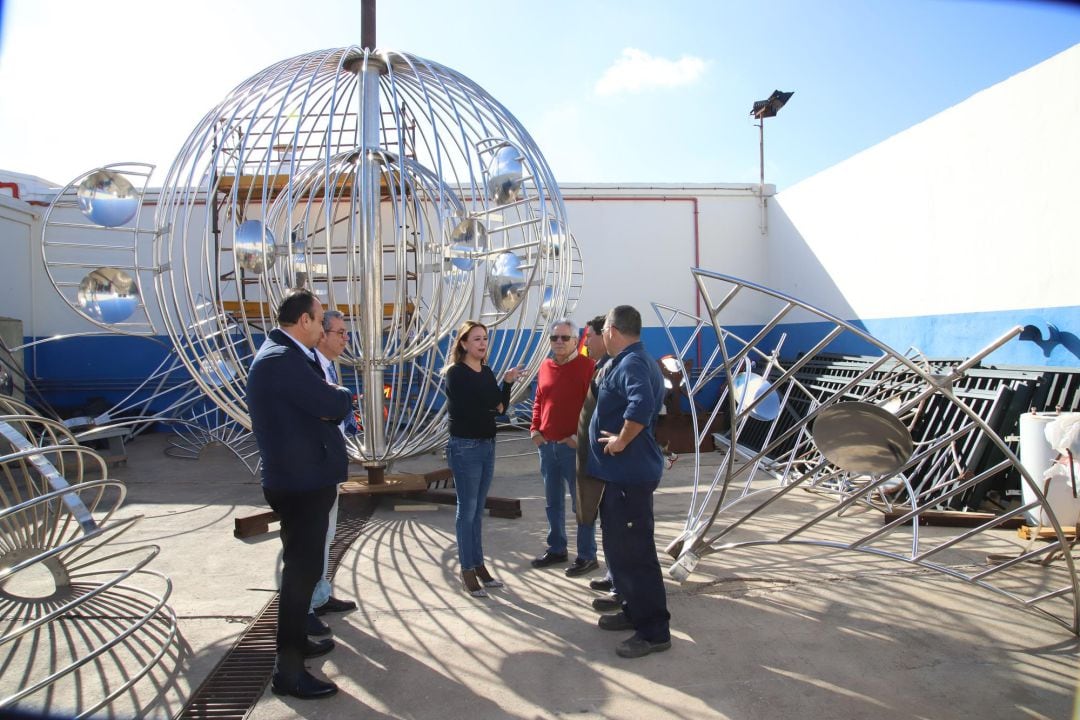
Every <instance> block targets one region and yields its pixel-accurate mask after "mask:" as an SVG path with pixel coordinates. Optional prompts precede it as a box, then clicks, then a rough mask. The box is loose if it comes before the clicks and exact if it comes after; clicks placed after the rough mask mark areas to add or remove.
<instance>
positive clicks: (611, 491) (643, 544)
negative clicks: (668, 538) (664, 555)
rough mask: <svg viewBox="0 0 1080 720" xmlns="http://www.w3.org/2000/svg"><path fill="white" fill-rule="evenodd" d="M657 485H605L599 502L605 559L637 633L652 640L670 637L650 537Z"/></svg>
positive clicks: (658, 560) (668, 638)
mask: <svg viewBox="0 0 1080 720" xmlns="http://www.w3.org/2000/svg"><path fill="white" fill-rule="evenodd" d="M655 489H656V487H655V486H637V485H619V484H616V483H610V482H609V483H608V484H607V486H606V487H605V488H604V497H603V499H601V500H600V527H601V530H602V532H603V542H604V558H605V559H606V560H607V564H608V567H609V568H610V569H611V576H612V578H614V581H615V587H616V588H617V589H618V592H619V594H620V595H622V598H623V612H624V613H626V617H628V618H629V619H630V622H632V623H633V624H634V630H635V631H636V634H637V635H638V636H640V637H642V638H645V639H646V640H649V641H650V642H667V641H668V640H670V639H671V631H670V629H669V627H668V620H669V619H670V618H671V615H670V614H669V613H668V609H667V593H666V591H665V590H664V578H663V576H662V575H661V574H660V559H659V558H658V557H657V555H656V540H655V539H654V537H653V530H654V522H653V490H655Z"/></svg>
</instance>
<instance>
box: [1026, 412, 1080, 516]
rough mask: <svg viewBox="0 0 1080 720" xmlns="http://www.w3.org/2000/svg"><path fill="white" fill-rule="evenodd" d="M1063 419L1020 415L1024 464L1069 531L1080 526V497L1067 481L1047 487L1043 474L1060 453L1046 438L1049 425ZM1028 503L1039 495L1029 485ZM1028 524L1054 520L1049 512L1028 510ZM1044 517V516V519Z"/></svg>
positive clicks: (1049, 414)
mask: <svg viewBox="0 0 1080 720" xmlns="http://www.w3.org/2000/svg"><path fill="white" fill-rule="evenodd" d="M1065 415H1080V413H1066V414H1065ZM1059 417H1063V415H1062V414H1061V413H1053V412H1047V413H1024V414H1023V415H1021V416H1020V464H1021V465H1023V466H1024V469H1025V470H1027V471H1028V474H1030V475H1031V477H1032V478H1033V479H1034V480H1035V482H1037V483H1039V487H1040V488H1044V490H1043V492H1044V494H1045V495H1046V501H1047V504H1048V505H1049V506H1050V510H1051V512H1053V513H1054V516H1055V517H1057V520H1058V522H1059V523H1060V524H1061V525H1062V526H1063V528H1069V527H1072V526H1074V525H1075V524H1076V521H1077V517H1078V516H1080V498H1074V497H1073V489H1072V486H1071V485H1070V483H1069V482H1068V481H1067V480H1065V479H1063V478H1054V479H1052V480H1051V481H1050V484H1049V486H1047V485H1046V484H1045V482H1046V481H1045V480H1043V475H1044V474H1045V473H1046V471H1047V470H1049V469H1050V466H1051V465H1052V464H1053V462H1054V460H1055V458H1057V455H1058V453H1057V451H1056V450H1055V449H1054V448H1053V447H1052V446H1051V445H1050V442H1049V441H1048V440H1047V439H1046V426H1047V425H1049V424H1050V423H1052V422H1054V421H1055V420H1057V419H1058V418H1059ZM1021 492H1022V496H1023V499H1024V504H1025V505H1027V504H1028V503H1030V502H1034V501H1035V493H1034V492H1032V491H1031V488H1029V487H1028V485H1027V483H1026V482H1025V483H1023V484H1022V487H1021ZM1026 515H1027V519H1028V522H1029V523H1031V524H1032V525H1040V524H1041V525H1049V524H1050V520H1049V519H1048V518H1047V517H1046V513H1045V512H1042V513H1040V512H1039V510H1038V509H1033V510H1028V511H1027V513H1026ZM1040 515H1041V517H1040Z"/></svg>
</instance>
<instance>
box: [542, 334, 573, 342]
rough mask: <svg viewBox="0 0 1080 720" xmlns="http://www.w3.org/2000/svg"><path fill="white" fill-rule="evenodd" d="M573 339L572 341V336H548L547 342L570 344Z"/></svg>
mask: <svg viewBox="0 0 1080 720" xmlns="http://www.w3.org/2000/svg"><path fill="white" fill-rule="evenodd" d="M573 339H574V336H573V335H550V336H548V340H550V341H551V342H559V341H560V340H562V341H563V342H570V341H571V340H573Z"/></svg>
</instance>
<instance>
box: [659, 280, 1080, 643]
mask: <svg viewBox="0 0 1080 720" xmlns="http://www.w3.org/2000/svg"><path fill="white" fill-rule="evenodd" d="M693 276H694V279H695V282H696V283H697V287H698V291H699V294H700V296H701V300H702V307H703V309H704V312H703V313H702V314H701V315H700V316H697V315H694V314H692V313H689V312H684V311H682V310H680V309H678V308H672V307H667V306H661V305H655V306H654V308H655V309H656V312H657V315H658V316H659V317H660V320H661V322H662V324H663V326H664V328H665V330H666V331H667V334H668V338H669V341H670V342H671V345H672V347H673V348H674V349H675V357H676V358H678V359H679V362H680V364H681V365H682V368H681V369H682V370H683V373H684V375H686V376H687V377H690V375H689V374H688V373H686V366H687V364H688V363H687V361H688V360H689V359H690V357H691V355H694V354H698V353H699V352H700V354H702V355H704V354H705V352H706V350H707V351H708V355H707V357H704V358H698V362H697V365H698V368H697V372H696V373H695V374H694V375H693V382H690V383H688V385H689V387H688V390H687V395H688V396H689V398H690V412H691V415H692V419H693V427H694V431H695V434H696V436H697V439H698V445H699V446H700V442H701V440H703V439H704V438H705V435H706V433H709V434H712V436H713V438H715V440H716V441H717V443H718V445H719V447H721V448H722V449H723V457H722V461H721V462H720V464H719V466H718V468H717V469H716V471H715V473H713V474H712V476H711V477H708V476H703V475H702V467H701V464H700V460H701V457H700V454H697V455H695V463H696V465H695V486H694V490H693V493H692V496H691V501H690V507H689V510H688V513H687V517H686V520H685V523H684V526H683V530H682V532H681V534H680V535H679V536H678V537H677V538H676V540H675V541H674V542H673V543H672V544H671V545H670V546H669V548H668V550H669V552H670V553H671V554H672V556H673V557H675V558H676V560H675V563H674V564H673V565H672V567H671V569H670V573H671V575H672V576H673V577H675V578H676V579H678V580H680V581H685V580H687V579H688V578H689V577H690V575H691V573H692V572H693V571H694V569H695V567H697V566H698V563H699V562H700V561H701V560H702V559H703V558H705V557H706V556H709V555H713V554H717V553H731V552H734V551H737V550H740V549H750V548H759V547H763V546H774V547H775V546H779V547H794V546H804V547H805V546H816V547H820V548H826V549H829V550H835V551H849V552H854V553H864V554H868V555H872V556H876V557H883V558H890V559H893V560H900V561H903V562H906V563H909V564H912V565H915V566H918V567H919V568H922V569H927V570H933V571H936V572H939V573H943V574H944V575H946V576H948V577H951V578H954V579H958V580H962V581H966V582H968V583H971V584H973V585H976V586H978V587H981V588H983V589H985V590H989V591H992V592H994V593H997V594H998V595H1000V596H1004V597H1006V598H1008V599H1010V600H1012V601H1014V602H1016V603H1019V604H1020V605H1022V606H1023V607H1025V608H1028V609H1030V610H1033V611H1036V612H1038V613H1041V614H1043V615H1045V616H1047V617H1049V618H1051V619H1053V620H1055V621H1057V622H1059V623H1061V624H1062V625H1064V626H1065V627H1067V628H1069V629H1070V630H1071V631H1072V632H1073V633H1074V634H1076V633H1078V632H1080V622H1078V621H1080V614H1078V606H1077V597H1078V578H1077V573H1076V567H1075V562H1074V557H1073V552H1072V544H1071V541H1070V540H1068V539H1067V538H1066V536H1065V534H1064V532H1063V525H1065V526H1068V527H1071V526H1072V525H1073V524H1074V523H1076V522H1077V518H1074V517H1062V518H1058V517H1056V516H1055V514H1054V512H1053V508H1052V507H1051V506H1050V503H1048V502H1047V499H1046V495H1045V494H1044V486H1043V484H1042V482H1041V480H1042V479H1041V478H1033V477H1032V476H1031V474H1030V473H1029V472H1028V471H1027V470H1026V469H1025V468H1024V466H1023V465H1021V463H1020V461H1019V459H1018V458H1017V456H1016V455H1015V454H1014V453H1013V452H1012V450H1011V449H1010V447H1009V445H1008V443H1006V442H1005V441H1004V440H1003V439H1002V438H1001V437H999V436H998V435H997V434H996V433H995V432H994V431H993V430H992V429H991V427H990V425H989V424H988V419H989V418H990V417H991V416H995V414H996V413H998V412H1000V411H1001V410H1002V409H1003V407H1002V406H1003V405H1006V404H1007V403H1008V398H1007V397H1006V394H1005V393H998V394H996V395H989V396H988V394H987V393H985V392H980V391H972V390H971V388H970V387H969V386H968V381H969V379H970V375H971V373H973V368H975V366H976V365H977V364H978V363H979V361H980V360H981V359H982V358H984V357H985V356H986V355H988V354H990V353H991V352H992V351H993V350H995V349H996V348H998V347H1000V346H1001V345H1003V344H1004V343H1006V342H1008V341H1010V340H1011V339H1013V338H1015V337H1016V336H1018V335H1019V333H1020V332H1021V330H1022V328H1021V327H1015V328H1012V329H1010V330H1008V331H1007V332H1005V333H1004V334H1003V335H1002V336H1001V337H1000V338H998V339H996V340H994V341H993V342H991V343H990V344H989V345H988V346H987V347H986V348H985V349H983V350H982V351H981V352H979V353H977V354H976V355H975V356H973V357H972V358H969V359H967V360H965V361H963V362H956V363H945V364H942V365H933V364H931V363H928V362H927V361H925V359H922V358H920V357H918V356H917V355H912V356H908V355H905V354H901V353H898V352H896V351H895V350H893V349H891V348H889V347H888V346H886V345H885V344H883V343H881V342H879V341H878V340H876V339H875V338H874V337H872V336H870V335H869V334H867V333H866V332H864V331H863V330H860V329H859V328H857V327H855V326H853V325H852V324H850V323H848V322H845V321H844V320H841V319H840V318H838V317H836V316H834V315H831V314H830V313H828V312H825V311H823V310H820V309H818V308H815V307H813V306H812V305H809V304H808V303H805V302H802V301H800V300H797V299H795V298H792V297H790V296H787V295H784V294H782V293H780V292H777V291H774V290H771V289H769V288H765V287H762V286H760V285H755V284H753V283H750V282H746V281H743V280H740V279H738V278H734V277H730V276H727V275H722V274H719V273H713V272H708V271H705V270H694V271H693ZM687 325H689V326H690V327H691V328H692V330H691V332H690V333H689V334H688V335H687V334H684V333H682V331H681V330H676V328H680V327H684V326H687ZM792 332H797V333H798V334H799V346H798V351H797V352H796V351H794V350H792V349H791V348H790V345H793V344H794V343H793V342H789V341H788V337H787V335H786V334H785V333H792ZM676 335H679V340H676ZM851 347H858V348H859V352H860V353H863V354H865V355H867V356H869V358H868V359H867V361H866V363H865V364H863V365H861V366H854V365H853V366H852V367H851V368H850V369H844V370H842V371H841V370H838V369H837V365H836V364H835V362H834V360H833V359H831V358H830V355H829V353H836V352H838V350H837V348H851ZM717 387H719V388H720V389H719V391H718V392H719V398H720V400H719V402H718V403H716V405H715V409H714V410H713V411H712V412H711V413H710V414H709V415H708V416H706V415H705V414H704V413H703V412H701V411H699V409H698V405H699V403H697V402H695V399H696V398H697V397H698V396H699V395H702V394H703V393H705V392H706V391H708V390H709V389H712V390H713V392H717V390H716V389H715V388H717ZM1005 472H1014V473H1016V474H1017V475H1018V476H1019V477H1020V478H1021V482H1022V483H1023V484H1024V485H1025V486H1026V487H1025V495H1024V497H1025V500H1024V502H1023V503H1021V504H1020V505H1019V506H1017V507H1015V508H1012V509H1009V510H1007V511H1004V512H1002V513H1000V514H996V515H981V516H970V515H969V516H968V519H969V520H971V519H974V522H973V523H966V526H963V527H955V526H951V527H944V526H940V525H938V526H935V527H928V526H923V525H924V523H925V522H926V521H927V520H929V519H931V517H932V516H933V517H934V518H935V519H938V520H953V521H956V520H957V518H956V517H955V515H956V513H953V514H952V516H951V517H947V516H949V515H950V510H951V508H952V507H954V505H953V503H954V501H956V500H957V499H960V498H963V497H965V495H966V494H968V493H971V492H972V490H973V489H974V488H976V487H977V486H979V484H980V483H983V482H986V481H987V480H989V479H991V478H995V477H998V476H999V475H1000V474H1001V473H1005ZM1027 491H1030V494H1029V493H1028V492H1027ZM1027 498H1031V499H1030V500H1028V499H1027ZM1040 511H1041V512H1042V513H1044V514H1045V516H1046V518H1047V519H1048V521H1047V522H1046V523H1045V526H1046V527H1047V528H1051V529H1052V535H1051V537H1050V538H1049V539H1048V541H1047V542H1045V543H1036V542H1035V541H1026V542H1025V541H1021V540H1019V539H1018V537H1017V534H1016V532H1015V530H1005V529H1004V526H1005V525H1006V524H1007V523H1009V521H1010V520H1012V521H1015V520H1018V519H1019V518H1021V517H1022V516H1023V515H1024V514H1026V513H1034V514H1035V515H1036V516H1037V515H1038V513H1039V512H1040ZM935 513H936V515H935Z"/></svg>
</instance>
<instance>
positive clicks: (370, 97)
mask: <svg viewBox="0 0 1080 720" xmlns="http://www.w3.org/2000/svg"><path fill="white" fill-rule="evenodd" d="M381 70H382V62H381V61H379V60H378V59H376V58H373V57H371V56H368V59H367V63H366V64H365V65H364V67H363V69H362V72H361V77H360V82H361V86H362V87H361V90H362V105H361V108H360V115H361V117H360V127H361V142H360V147H361V150H360V157H359V159H358V166H357V179H358V181H359V185H360V187H359V192H358V193H357V200H358V201H359V203H360V207H359V208H358V210H359V212H360V215H361V223H360V227H359V230H360V238H359V247H360V249H361V252H362V253H363V256H364V257H365V259H366V262H365V263H364V265H363V267H364V271H365V273H364V277H363V278H362V282H363V285H364V289H363V306H362V307H361V308H360V320H361V322H360V327H361V332H362V333H363V347H364V357H363V378H364V444H365V445H367V452H368V455H369V457H373V458H380V457H385V455H386V428H385V427H384V425H383V408H384V406H385V404H386V400H385V398H384V397H383V382H384V368H385V365H386V362H385V361H386V357H385V353H384V352H383V332H382V329H383V249H382V237H381V236H380V232H379V230H380V223H379V212H380V204H381V203H380V201H381V196H382V187H381V184H380V178H381V177H382V172H381V170H382V165H381V163H380V161H378V160H377V159H376V157H375V156H374V151H376V150H378V149H379V121H380V117H381V114H380V110H379V76H380V74H381ZM384 467H385V466H384V465H382V464H379V463H376V464H374V465H368V466H367V470H368V484H369V485H371V484H377V483H380V482H382V481H383V469H384Z"/></svg>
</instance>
